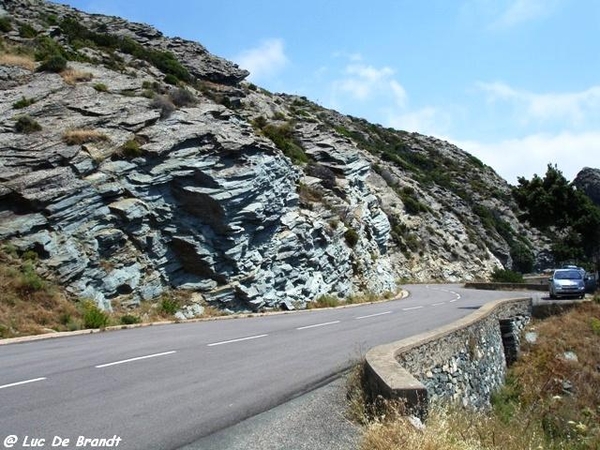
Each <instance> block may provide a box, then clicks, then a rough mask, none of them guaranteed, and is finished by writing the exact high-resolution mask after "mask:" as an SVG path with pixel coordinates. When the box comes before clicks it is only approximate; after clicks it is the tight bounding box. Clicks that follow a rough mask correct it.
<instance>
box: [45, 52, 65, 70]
mask: <svg viewBox="0 0 600 450" xmlns="http://www.w3.org/2000/svg"><path fill="white" fill-rule="evenodd" d="M66 68H67V60H66V59H65V58H64V57H63V56H61V55H52V56H50V57H49V58H48V59H46V60H44V62H43V63H42V64H41V65H40V67H38V72H54V73H58V72H62V71H63V70H65V69H66Z"/></svg>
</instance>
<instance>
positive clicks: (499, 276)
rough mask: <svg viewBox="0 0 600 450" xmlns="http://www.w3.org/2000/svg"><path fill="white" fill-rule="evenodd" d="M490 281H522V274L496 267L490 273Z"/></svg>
mask: <svg viewBox="0 0 600 450" xmlns="http://www.w3.org/2000/svg"><path fill="white" fill-rule="evenodd" d="M492 281H494V282H496V283H523V282H524V280H523V275H521V274H520V273H518V272H514V271H512V270H509V269H496V270H494V273H492Z"/></svg>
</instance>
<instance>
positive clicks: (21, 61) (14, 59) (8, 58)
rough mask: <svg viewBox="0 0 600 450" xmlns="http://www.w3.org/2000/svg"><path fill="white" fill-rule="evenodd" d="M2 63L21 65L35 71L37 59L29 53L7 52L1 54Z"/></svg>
mask: <svg viewBox="0 0 600 450" xmlns="http://www.w3.org/2000/svg"><path fill="white" fill-rule="evenodd" d="M0 65H2V66H11V67H20V68H21V69H25V70H29V71H31V72H33V71H34V70H35V60H34V59H33V57H32V56H28V55H13V54H11V53H5V54H2V55H0Z"/></svg>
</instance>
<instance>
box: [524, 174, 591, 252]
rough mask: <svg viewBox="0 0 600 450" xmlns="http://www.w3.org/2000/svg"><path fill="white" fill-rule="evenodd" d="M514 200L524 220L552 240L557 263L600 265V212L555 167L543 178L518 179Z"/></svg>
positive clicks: (536, 176)
mask: <svg viewBox="0 0 600 450" xmlns="http://www.w3.org/2000/svg"><path fill="white" fill-rule="evenodd" d="M513 196H514V198H515V200H516V202H517V204H518V205H519V207H520V208H521V210H523V211H524V212H523V215H522V217H521V218H522V219H525V220H527V221H529V223H531V225H533V226H535V227H536V228H538V229H540V230H541V231H543V232H545V233H546V234H547V235H548V236H549V237H550V238H551V240H552V251H553V253H554V258H555V260H556V261H557V262H566V261H579V262H582V263H585V262H587V263H592V262H593V263H597V261H598V257H599V250H600V209H598V207H597V206H596V205H594V203H593V202H592V201H591V200H590V198H589V197H588V196H587V195H585V194H584V193H583V192H581V191H579V190H577V188H575V187H574V186H573V185H572V184H570V183H569V182H568V181H567V179H566V178H565V177H564V176H563V174H562V172H561V171H560V170H558V168H557V167H556V166H555V165H554V166H553V165H551V164H548V169H547V171H546V175H545V176H544V178H541V177H539V176H538V175H534V176H533V178H532V179H531V180H527V179H525V178H524V177H519V179H518V185H517V186H516V187H514V188H513Z"/></svg>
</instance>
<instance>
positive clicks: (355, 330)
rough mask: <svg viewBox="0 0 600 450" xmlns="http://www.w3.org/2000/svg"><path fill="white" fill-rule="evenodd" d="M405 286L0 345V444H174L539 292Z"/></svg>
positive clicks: (223, 426) (138, 446)
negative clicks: (357, 298)
mask: <svg viewBox="0 0 600 450" xmlns="http://www.w3.org/2000/svg"><path fill="white" fill-rule="evenodd" d="M407 289H408V290H409V291H410V292H411V295H410V296H409V297H408V298H406V299H404V300H398V301H392V302H386V303H379V304H374V305H362V306H358V307H352V308H338V309H330V310H316V311H314V310H313V311H306V312H297V313H291V314H283V315H272V316H264V317H258V318H247V319H242V318H240V319H232V320H222V321H210V322H199V323H182V324H175V325H164V326H153V327H145V328H137V329H131V330H122V331H112V332H106V333H99V334H91V335H83V336H73V337H66V338H59V339H50V340H42V341H35V342H29V343H21V344H14V345H4V346H0V449H2V448H4V447H3V446H4V444H9V445H10V443H11V440H14V439H15V438H13V437H12V436H14V437H16V439H17V442H16V443H15V444H14V446H13V447H12V448H31V447H33V446H34V445H33V444H35V443H37V444H38V445H37V447H42V445H39V444H44V448H52V443H53V440H54V443H58V442H59V440H62V442H63V444H64V443H65V441H64V439H70V441H69V443H68V445H66V446H65V447H63V448H94V447H95V448H110V445H111V444H112V445H113V447H114V444H115V443H116V439H115V440H113V441H106V442H105V443H104V444H106V445H104V446H103V447H102V446H100V447H98V445H99V444H102V442H100V441H88V442H87V445H86V447H84V446H79V447H77V441H78V440H79V444H84V443H85V442H84V441H81V438H80V437H81V436H83V437H84V438H87V439H100V438H104V439H109V438H113V437H118V438H120V441H119V442H118V447H117V448H119V449H145V450H146V449H174V448H179V447H181V446H184V445H186V444H189V443H193V442H196V441H198V440H199V439H201V438H203V437H205V436H208V435H210V434H212V433H215V432H217V431H222V430H223V429H226V428H227V427H230V426H232V425H234V424H236V423H239V422H240V421H242V420H243V419H245V418H248V417H251V416H254V415H256V414H259V413H261V412H263V411H266V410H268V409H270V408H272V407H274V406H276V405H279V404H281V403H284V402H286V401H288V400H290V399H291V398H294V397H297V396H299V395H302V394H303V393H306V392H308V391H310V390H311V389H314V388H315V387H317V386H320V385H322V384H325V383H326V382H327V381H329V380H331V379H333V378H335V376H336V375H337V374H339V373H340V372H341V371H343V370H344V369H346V368H348V367H349V366H350V365H351V364H352V362H353V361H356V360H357V359H359V358H360V356H361V355H364V353H365V352H366V351H367V350H368V349H369V348H371V347H373V346H375V345H378V344H382V343H386V342H391V341H394V340H398V339H402V338H404V337H407V336H410V335H414V334H417V333H420V332H423V331H427V330H430V329H433V328H437V327H439V326H440V325H443V324H447V323H450V322H452V321H454V320H457V319H458V318H460V317H463V316H465V315H467V314H469V313H470V312H472V311H473V310H474V309H476V308H478V307H479V306H481V305H482V304H483V303H485V302H487V301H490V300H493V299H498V298H509V297H510V298H512V297H519V296H523V295H525V296H533V297H536V296H537V297H539V296H540V294H539V293H531V292H530V293H526V294H523V293H514V292H513V293H502V292H494V291H474V290H466V289H462V288H460V287H458V286H456V285H432V286H426V285H414V286H408V287H407ZM26 439H27V440H26ZM36 439H37V441H35V440H36ZM41 439H44V441H43V442H42V441H40V440H41ZM5 440H6V442H5ZM94 444H96V445H95V446H94ZM27 445H28V446H27Z"/></svg>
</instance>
